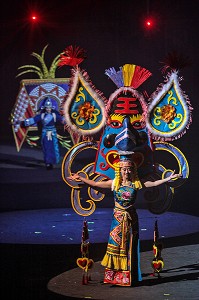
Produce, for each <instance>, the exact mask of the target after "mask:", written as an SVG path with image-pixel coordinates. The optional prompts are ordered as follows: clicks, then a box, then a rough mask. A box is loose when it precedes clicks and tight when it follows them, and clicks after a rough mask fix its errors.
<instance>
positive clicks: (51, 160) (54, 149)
mask: <svg viewBox="0 0 199 300" xmlns="http://www.w3.org/2000/svg"><path fill="white" fill-rule="evenodd" d="M19 121H20V122H23V125H24V126H31V125H33V124H36V123H39V122H40V123H41V124H42V135H41V145H42V151H43V155H44V162H45V164H46V169H47V170H51V169H52V168H53V165H54V164H58V163H59V161H60V153H59V145H58V139H57V130H56V127H55V124H56V123H57V122H59V123H62V124H65V121H64V117H62V116H61V115H60V114H59V112H58V111H56V110H54V107H53V105H52V101H51V99H50V98H49V97H47V98H46V99H45V102H44V106H43V107H42V110H41V113H40V114H38V115H36V116H35V117H34V118H29V119H23V118H20V119H19Z"/></svg>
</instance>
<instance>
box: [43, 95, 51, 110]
mask: <svg viewBox="0 0 199 300" xmlns="http://www.w3.org/2000/svg"><path fill="white" fill-rule="evenodd" d="M44 107H45V108H53V104H52V101H51V99H50V98H49V97H48V98H47V99H46V101H45V103H44Z"/></svg>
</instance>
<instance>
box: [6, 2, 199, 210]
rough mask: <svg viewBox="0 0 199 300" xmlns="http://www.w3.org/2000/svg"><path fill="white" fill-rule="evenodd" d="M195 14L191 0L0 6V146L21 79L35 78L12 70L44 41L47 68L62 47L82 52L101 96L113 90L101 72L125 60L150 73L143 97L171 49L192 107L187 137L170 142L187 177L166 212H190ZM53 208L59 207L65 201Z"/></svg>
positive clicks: (62, 71)
mask: <svg viewBox="0 0 199 300" xmlns="http://www.w3.org/2000/svg"><path fill="white" fill-rule="evenodd" d="M32 12H35V13H36V14H37V15H38V18H39V20H38V22H35V23H32V22H31V21H30V15H31V13H32ZM198 12H199V1H198V0H190V1H184V0H175V1H173V0H172V1H171V0H167V1H163V0H162V1H161V0H154V1H149V0H148V1H147V0H139V1H133V0H131V1H128V0H126V1H125V0H124V1H112V0H109V1H103V0H102V1H92V0H84V1H80V0H65V1H59V0H57V1H52V0H50V1H41V0H40V1H26V0H21V1H9V0H8V1H4V2H3V3H2V4H1V9H0V13H1V20H0V28H1V32H0V37H1V43H0V49H1V52H0V59H1V63H0V68H1V81H0V84H1V96H0V103H1V118H0V143H1V144H2V145H3V144H9V145H15V144H14V138H13V134H12V131H11V126H10V124H9V117H10V113H11V110H12V108H13V106H14V104H15V100H16V96H17V94H18V91H19V85H20V81H21V80H22V79H29V78H33V79H36V78H37V76H36V74H34V73H30V74H26V75H23V76H21V77H18V78H16V75H17V74H18V73H19V71H18V70H17V69H18V67H20V66H23V65H26V64H30V65H31V64H33V65H34V64H35V65H39V64H38V61H37V60H36V58H34V57H33V56H31V53H32V52H36V53H39V54H41V52H42V50H43V48H44V47H45V46H46V45H47V44H48V45H49V46H48V48H47V50H46V54H45V58H46V63H47V65H50V64H51V62H52V60H53V59H54V58H55V56H56V55H58V54H59V53H61V52H62V51H63V50H64V49H65V48H66V47H67V46H69V45H77V46H80V47H81V48H84V49H85V50H86V51H87V59H86V60H85V61H84V62H83V63H82V64H81V65H80V67H81V68H83V69H85V70H86V71H87V72H88V74H89V76H90V79H91V81H92V82H93V84H94V85H95V86H96V88H97V89H99V90H100V91H101V92H103V94H104V95H105V97H106V98H108V97H109V96H110V94H111V93H113V92H114V91H115V89H116V86H115V85H114V84H113V82H112V81H111V80H109V79H108V77H107V76H106V75H105V74H104V72H105V69H107V68H110V67H115V69H116V70H118V69H119V67H120V66H122V65H123V64H125V63H132V64H137V65H140V66H142V67H145V68H146V69H148V70H150V71H151V72H152V73H153V76H152V77H150V78H149V79H148V80H147V81H146V82H145V83H144V84H143V85H142V86H141V87H140V88H138V90H139V91H140V92H142V91H144V90H146V91H147V93H148V94H149V95H150V94H151V93H152V92H153V91H155V89H156V88H157V86H158V85H159V84H160V83H162V82H163V80H164V78H163V75H162V73H161V69H160V68H161V66H162V65H161V64H160V62H161V61H162V60H163V59H164V58H165V57H166V56H167V55H168V53H169V52H172V51H177V52H178V53H180V54H181V55H183V56H184V57H188V58H189V59H190V60H191V65H190V66H188V67H186V68H184V69H182V70H181V71H180V76H182V77H183V81H181V88H182V90H184V91H185V93H186V94H187V95H188V97H189V99H190V101H191V104H192V106H193V108H194V110H193V123H192V124H191V125H190V128H189V130H187V133H186V134H185V135H184V136H183V137H182V138H180V139H178V140H176V141H173V142H172V144H173V145H175V146H177V147H178V148H179V149H180V150H181V151H182V152H183V153H184V155H185V156H186V158H187V160H188V162H189V166H190V176H189V179H188V180H187V182H186V183H185V184H184V185H183V186H182V187H180V188H179V189H177V190H176V193H175V201H174V202H173V205H172V208H171V209H172V210H176V211H180V212H186V213H193V214H197V207H198V196H197V195H198V189H197V184H198V174H197V173H198V172H197V171H198V157H197V156H198V128H199V124H198V123H199V118H198V78H199V76H198V75H199V71H198V66H199V64H198V60H199V58H198V57H199V56H198V43H199V42H198V28H199V19H198ZM147 16H151V17H152V19H153V20H154V26H153V27H152V28H151V29H150V30H149V29H147V28H146V27H145V26H144V20H145V18H146V17H147ZM70 75H71V73H70V67H67V66H64V67H62V68H58V69H57V71H56V77H57V78H58V77H70ZM34 191H35V190H34ZM60 193H61V189H60ZM4 196H5V197H6V194H5V195H4ZM4 200H6V199H4ZM63 203H64V204H63ZM57 205H58V206H62V205H65V201H63V202H60V203H57Z"/></svg>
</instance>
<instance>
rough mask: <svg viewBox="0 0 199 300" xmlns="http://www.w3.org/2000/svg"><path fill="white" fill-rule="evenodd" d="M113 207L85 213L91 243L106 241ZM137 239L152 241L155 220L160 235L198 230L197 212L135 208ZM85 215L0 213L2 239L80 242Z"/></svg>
mask: <svg viewBox="0 0 199 300" xmlns="http://www.w3.org/2000/svg"><path fill="white" fill-rule="evenodd" d="M112 211H113V210H112V208H97V209H96V211H95V212H94V213H93V214H92V215H91V216H88V217H86V220H87V222H88V230H89V239H90V243H106V242H107V241H108V234H109V229H110V224H111V217H112ZM137 213H138V217H139V223H140V240H141V241H142V240H151V243H152V241H153V230H154V224H155V221H156V220H157V221H158V228H159V234H160V237H161V238H162V239H164V238H170V237H177V236H184V235H188V234H192V233H196V232H199V218H198V217H196V216H191V215H185V214H179V213H174V212H166V213H164V214H162V215H154V214H152V213H150V212H149V211H148V210H144V209H137ZM83 221H84V217H82V216H79V215H77V214H76V213H75V212H74V210H73V209H72V208H59V209H40V210H23V211H12V212H3V213H0V232H1V243H15V244H79V243H81V231H82V225H83Z"/></svg>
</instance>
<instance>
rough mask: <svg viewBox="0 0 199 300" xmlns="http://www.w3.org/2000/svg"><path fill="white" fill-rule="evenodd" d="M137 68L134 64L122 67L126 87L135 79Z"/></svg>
mask: <svg viewBox="0 0 199 300" xmlns="http://www.w3.org/2000/svg"><path fill="white" fill-rule="evenodd" d="M135 67H136V65H133V64H125V65H124V66H123V67H122V73H123V81H124V86H130V85H131V81H132V78H133V76H134V72H135Z"/></svg>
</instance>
